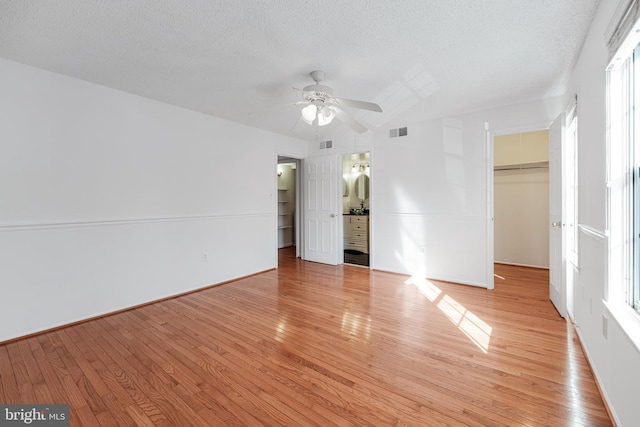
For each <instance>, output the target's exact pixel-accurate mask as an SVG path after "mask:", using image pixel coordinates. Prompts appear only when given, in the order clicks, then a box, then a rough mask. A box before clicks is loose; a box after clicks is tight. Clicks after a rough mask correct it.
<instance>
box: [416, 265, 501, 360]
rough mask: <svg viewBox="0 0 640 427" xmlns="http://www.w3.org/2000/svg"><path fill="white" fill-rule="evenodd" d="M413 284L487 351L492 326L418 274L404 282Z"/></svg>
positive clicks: (484, 351) (472, 340) (480, 347)
mask: <svg viewBox="0 0 640 427" xmlns="http://www.w3.org/2000/svg"><path fill="white" fill-rule="evenodd" d="M405 284H407V285H413V286H415V287H416V289H418V291H420V293H421V294H422V295H423V296H424V297H425V298H426V299H428V300H429V301H430V302H433V303H436V301H437V303H436V307H438V308H439V309H440V311H442V313H443V314H444V315H445V316H447V318H448V319H449V320H450V321H451V323H453V324H454V325H456V326H457V327H458V329H459V330H460V331H461V332H462V333H464V334H465V335H466V336H467V338H469V339H470V340H471V342H473V343H474V344H475V345H476V346H477V347H478V348H479V349H480V350H482V352H483V353H485V354H487V352H488V351H489V342H490V341H491V331H492V328H491V326H489V325H488V324H487V323H486V322H484V321H483V320H482V319H480V318H479V317H478V316H476V315H475V314H473V313H472V312H471V311H469V310H467V309H466V308H465V307H464V306H463V305H462V304H460V303H459V302H458V301H456V300H455V299H454V298H452V297H450V296H449V295H447V294H444V295H443V294H442V290H441V289H440V288H439V287H437V286H436V285H434V284H433V283H432V282H430V281H429V280H427V279H425V278H423V277H420V276H418V275H414V276H412V277H411V278H410V279H409V280H407V281H406V282H405Z"/></svg>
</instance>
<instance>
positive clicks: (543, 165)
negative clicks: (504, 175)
mask: <svg viewBox="0 0 640 427" xmlns="http://www.w3.org/2000/svg"><path fill="white" fill-rule="evenodd" d="M548 168H549V161H548V160H545V161H542V162H528V163H513V164H508V165H494V166H493V170H494V171H511V170H522V169H548Z"/></svg>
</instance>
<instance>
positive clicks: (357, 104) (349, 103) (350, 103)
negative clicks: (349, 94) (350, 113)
mask: <svg viewBox="0 0 640 427" xmlns="http://www.w3.org/2000/svg"><path fill="white" fill-rule="evenodd" d="M333 99H334V100H335V101H336V102H337V103H338V104H339V105H342V106H343V107H351V108H359V109H361V110H369V111H375V112H377V113H382V108H380V106H379V105H378V104H376V103H373V102H365V101H355V100H353V99H344V98H333Z"/></svg>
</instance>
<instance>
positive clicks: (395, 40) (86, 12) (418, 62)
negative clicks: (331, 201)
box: [0, 0, 598, 140]
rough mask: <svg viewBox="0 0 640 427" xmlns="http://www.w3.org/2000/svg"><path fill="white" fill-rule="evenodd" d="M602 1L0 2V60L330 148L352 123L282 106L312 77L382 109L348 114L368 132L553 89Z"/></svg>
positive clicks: (296, 96)
mask: <svg viewBox="0 0 640 427" xmlns="http://www.w3.org/2000/svg"><path fill="white" fill-rule="evenodd" d="M597 4H598V0H562V1H559V0H396V1H392V0H351V1H342V0H340V1H338V0H271V1H266V0H263V1H259V0H251V1H247V0H245V1H240V0H217V1H216V0H188V1H187V0H154V1H152V0H147V1H143V0H129V1H125V0H46V1H45V0H0V57H4V58H7V59H10V60H14V61H17V62H21V63H25V64H30V65H33V66H36V67H40V68H44V69H47V70H51V71H54V72H57V73H61V74H65V75H69V76H73V77H76V78H79V79H83V80H87V81H90V82H95V83H98V84H101V85H104V86H108V87H112V88H116V89H120V90H123V91H126V92H130V93H134V94H138V95H141V96H144V97H148V98H152V99H156V100H159V101H163V102H167V103H169V104H174V105H178V106H182V107H185V108H188V109H192V110H196V111H201V112H204V113H207V114H211V115H214V116H218V117H223V118H226V119H229V120H233V121H236V122H240V123H245V124H248V125H250V126H255V127H259V128H262V129H266V130H270V131H273V132H278V133H282V134H286V135H290V136H293V137H296V138H301V139H306V140H314V139H316V138H318V139H320V140H324V139H328V138H330V137H332V136H333V135H335V134H336V133H339V132H345V131H347V129H348V128H346V127H345V126H344V125H342V124H340V123H336V122H334V123H332V124H330V125H328V126H325V127H321V128H317V130H316V129H315V128H314V127H311V126H309V125H306V124H305V123H303V122H301V121H299V120H298V117H299V110H300V108H301V107H300V106H296V107H294V106H287V105H288V104H293V103H294V102H296V101H299V100H300V99H301V94H300V92H297V91H295V90H293V89H292V87H293V86H295V87H298V88H301V87H303V86H305V85H308V84H312V83H313V82H312V80H311V78H310V77H309V75H308V73H309V72H310V71H313V70H315V69H321V70H323V71H325V72H326V74H327V76H326V79H325V80H324V81H323V83H324V84H326V85H328V86H331V87H332V88H333V90H334V94H335V95H336V96H340V97H344V98H350V99H357V100H364V101H373V102H377V103H378V104H380V106H381V107H382V109H383V110H384V112H383V113H382V114H380V113H373V112H364V111H358V110H349V112H351V113H353V116H354V117H356V118H357V119H358V120H360V121H361V122H362V123H364V124H365V125H366V126H368V127H370V128H378V127H381V128H390V127H394V126H398V125H403V124H406V123H411V122H413V121H416V120H422V119H426V118H435V117H441V116H444V115H452V114H459V113H464V112H469V111H473V110H477V109H481V108H488V107H493V106H498V105H508V104H512V103H516V102H521V101H528V100H533V99H537V98H542V97H545V96H550V95H557V94H560V93H561V90H562V87H563V83H564V82H565V80H566V78H567V77H568V74H569V72H570V71H571V68H572V66H573V64H574V62H575V60H576V58H577V56H578V53H579V50H580V48H581V46H582V43H583V41H584V38H585V36H586V32H587V29H588V26H589V24H590V23H591V20H592V17H593V15H594V13H595V10H596V8H597ZM273 107H279V108H273ZM271 108H273V109H271ZM252 112H253V113H252ZM250 113H252V114H250ZM316 132H317V133H319V134H316Z"/></svg>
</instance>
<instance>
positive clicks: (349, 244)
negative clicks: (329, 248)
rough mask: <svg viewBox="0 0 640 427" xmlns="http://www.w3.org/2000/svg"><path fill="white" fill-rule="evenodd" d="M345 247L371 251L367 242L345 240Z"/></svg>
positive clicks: (364, 251)
mask: <svg viewBox="0 0 640 427" xmlns="http://www.w3.org/2000/svg"><path fill="white" fill-rule="evenodd" d="M344 248H345V249H355V250H356V251H360V252H363V253H365V254H366V253H369V247H368V245H367V243H366V242H345V243H344Z"/></svg>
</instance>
